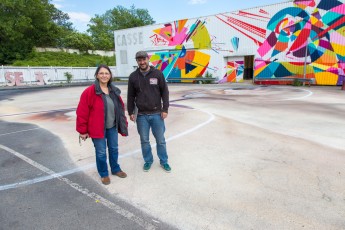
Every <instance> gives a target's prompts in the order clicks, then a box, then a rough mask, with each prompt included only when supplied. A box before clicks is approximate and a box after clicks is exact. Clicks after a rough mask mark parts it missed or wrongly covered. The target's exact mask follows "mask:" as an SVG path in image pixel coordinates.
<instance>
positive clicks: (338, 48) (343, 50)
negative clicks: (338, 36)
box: [332, 38, 345, 56]
mask: <svg viewBox="0 0 345 230" xmlns="http://www.w3.org/2000/svg"><path fill="white" fill-rule="evenodd" d="M344 39H345V38H344ZM332 47H333V49H334V52H335V53H337V54H339V55H341V56H345V46H344V45H339V44H336V43H332Z"/></svg>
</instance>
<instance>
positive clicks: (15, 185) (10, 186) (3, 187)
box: [0, 109, 215, 191]
mask: <svg viewBox="0 0 345 230" xmlns="http://www.w3.org/2000/svg"><path fill="white" fill-rule="evenodd" d="M195 110H197V111H201V112H204V113H206V114H208V115H209V118H208V119H207V121H205V122H203V123H201V124H199V125H196V126H195V127H193V128H191V129H188V130H186V131H184V132H182V133H179V134H177V135H175V136H172V137H169V138H167V139H166V142H170V141H172V140H175V139H177V138H181V137H182V136H185V135H187V134H189V133H192V132H194V131H196V130H198V129H200V128H202V127H203V126H205V125H207V124H209V123H210V122H212V121H213V120H214V118H215V116H214V115H213V114H212V113H210V112H207V111H203V110H199V109H195ZM1 146H2V145H0V148H1ZM151 146H152V148H154V147H156V144H152V145H151ZM138 153H141V149H137V150H134V151H132V152H128V153H125V154H122V155H119V158H126V157H130V156H133V155H135V154H138ZM91 168H95V163H90V164H87V165H84V166H81V167H78V168H75V169H70V170H67V171H63V172H60V173H54V174H49V175H48V176H43V177H37V178H34V179H31V180H26V181H22V182H18V183H13V184H7V185H0V191H3V190H7V189H13V188H19V187H23V186H27V185H31V184H35V183H39V182H43V181H46V180H51V179H53V178H56V177H57V176H66V175H70V174H73V173H77V172H81V171H86V170H88V169H91Z"/></svg>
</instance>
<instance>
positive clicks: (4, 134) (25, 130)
mask: <svg viewBox="0 0 345 230" xmlns="http://www.w3.org/2000/svg"><path fill="white" fill-rule="evenodd" d="M36 129H40V128H33V129H24V130H20V131H15V132H10V133H3V134H0V136H6V135H10V134H14V133H21V132H27V131H31V130H36Z"/></svg>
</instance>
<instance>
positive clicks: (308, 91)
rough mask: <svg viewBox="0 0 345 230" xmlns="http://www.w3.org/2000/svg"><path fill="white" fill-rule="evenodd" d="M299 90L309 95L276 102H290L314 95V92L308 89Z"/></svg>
mask: <svg viewBox="0 0 345 230" xmlns="http://www.w3.org/2000/svg"><path fill="white" fill-rule="evenodd" d="M299 90H303V91H306V92H307V93H308V94H307V95H304V96H302V97H292V98H286V99H281V100H276V101H290V100H300V99H303V98H306V97H310V96H311V95H313V92H311V91H310V90H307V89H299Z"/></svg>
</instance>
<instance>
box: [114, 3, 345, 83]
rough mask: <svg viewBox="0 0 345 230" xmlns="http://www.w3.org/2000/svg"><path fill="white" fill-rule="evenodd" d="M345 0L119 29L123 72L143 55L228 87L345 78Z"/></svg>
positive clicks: (167, 70) (172, 70) (172, 71)
mask: <svg viewBox="0 0 345 230" xmlns="http://www.w3.org/2000/svg"><path fill="white" fill-rule="evenodd" d="M344 1H345V0H294V1H288V2H282V3H279V4H273V5H268V6H262V7H255V8H251V9H246V10H240V11H234V12H230V13H221V14H216V15H211V16H205V17H199V18H192V19H183V20H178V21H174V22H170V23H164V24H155V25H149V26H143V27H137V28H131V29H125V30H117V31H115V32H114V35H115V53H116V60H117V61H116V62H117V63H116V65H117V71H118V72H117V74H118V76H120V77H124V76H128V75H129V74H130V73H131V72H132V71H133V70H134V69H135V68H136V66H137V64H136V61H135V59H134V57H135V53H136V52H137V51H138V50H145V51H147V52H148V53H149V56H150V62H151V64H152V65H153V66H155V67H156V68H158V69H160V70H161V71H162V72H163V74H164V76H165V77H166V78H167V79H168V78H181V79H184V78H196V77H201V76H205V75H206V73H208V75H212V77H216V78H217V79H218V81H219V82H220V83H222V82H242V81H243V80H245V79H253V78H254V81H260V80H267V79H269V80H272V81H277V82H279V80H284V79H286V78H308V79H311V80H312V82H313V83H314V84H318V85H341V84H342V82H343V81H344V80H345V74H344V72H345V3H344Z"/></svg>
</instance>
